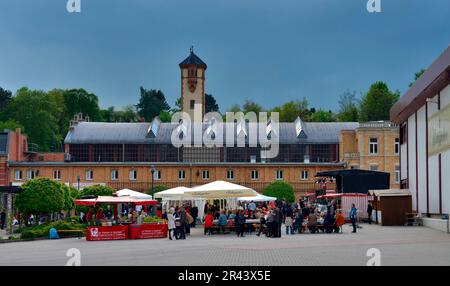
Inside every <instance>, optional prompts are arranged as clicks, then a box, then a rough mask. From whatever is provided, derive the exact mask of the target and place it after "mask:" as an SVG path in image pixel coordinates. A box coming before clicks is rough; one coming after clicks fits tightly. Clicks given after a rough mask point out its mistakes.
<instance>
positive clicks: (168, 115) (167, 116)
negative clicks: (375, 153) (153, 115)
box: [158, 111, 172, 122]
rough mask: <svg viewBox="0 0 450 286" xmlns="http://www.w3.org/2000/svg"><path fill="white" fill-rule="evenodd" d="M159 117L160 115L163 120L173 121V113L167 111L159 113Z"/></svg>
mask: <svg viewBox="0 0 450 286" xmlns="http://www.w3.org/2000/svg"><path fill="white" fill-rule="evenodd" d="M158 117H159V120H161V122H171V120H172V114H171V113H170V112H167V111H161V112H160V113H159V114H158Z"/></svg>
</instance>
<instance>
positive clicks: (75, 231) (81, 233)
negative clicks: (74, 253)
mask: <svg viewBox="0 0 450 286" xmlns="http://www.w3.org/2000/svg"><path fill="white" fill-rule="evenodd" d="M56 231H57V232H58V234H60V233H78V239H80V238H81V237H82V236H83V233H84V232H83V231H82V230H81V229H57V230H56Z"/></svg>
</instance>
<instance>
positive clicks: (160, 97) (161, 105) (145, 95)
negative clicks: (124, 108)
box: [136, 87, 170, 122]
mask: <svg viewBox="0 0 450 286" xmlns="http://www.w3.org/2000/svg"><path fill="white" fill-rule="evenodd" d="M140 92H141V97H140V99H139V103H138V104H137V105H136V108H137V111H138V114H139V115H140V116H141V117H143V118H145V120H146V121H147V122H150V121H152V120H153V118H154V117H155V116H157V115H158V114H159V113H160V112H161V111H169V110H170V106H169V104H168V103H167V101H166V97H165V96H164V93H163V92H162V91H161V90H155V89H150V90H146V89H144V88H143V87H141V88H140Z"/></svg>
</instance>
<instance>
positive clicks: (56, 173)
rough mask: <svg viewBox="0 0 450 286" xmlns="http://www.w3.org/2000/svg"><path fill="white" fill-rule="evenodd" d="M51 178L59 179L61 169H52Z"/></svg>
mask: <svg viewBox="0 0 450 286" xmlns="http://www.w3.org/2000/svg"><path fill="white" fill-rule="evenodd" d="M53 180H58V181H59V180H61V171H60V170H54V171H53Z"/></svg>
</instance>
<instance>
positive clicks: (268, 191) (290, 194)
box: [263, 181, 295, 203]
mask: <svg viewBox="0 0 450 286" xmlns="http://www.w3.org/2000/svg"><path fill="white" fill-rule="evenodd" d="M263 194H264V195H265V196H269V197H276V198H277V199H278V200H286V202H289V203H293V202H294V201H295V196H294V188H293V187H292V185H291V184H289V183H288V182H286V181H275V182H273V183H271V184H269V185H267V186H266V187H265V188H264V191H263Z"/></svg>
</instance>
